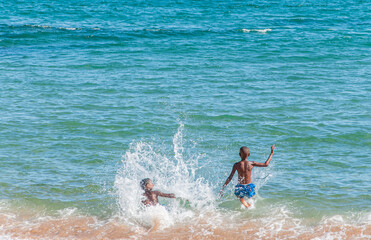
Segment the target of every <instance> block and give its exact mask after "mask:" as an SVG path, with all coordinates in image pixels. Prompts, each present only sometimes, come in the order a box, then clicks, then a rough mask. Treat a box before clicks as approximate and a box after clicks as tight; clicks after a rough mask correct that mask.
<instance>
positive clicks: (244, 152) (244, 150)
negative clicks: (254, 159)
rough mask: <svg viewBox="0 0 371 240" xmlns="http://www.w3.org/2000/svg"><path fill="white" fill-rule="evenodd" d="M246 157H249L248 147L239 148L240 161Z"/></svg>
mask: <svg viewBox="0 0 371 240" xmlns="http://www.w3.org/2000/svg"><path fill="white" fill-rule="evenodd" d="M248 156H250V149H249V148H248V147H245V146H243V147H241V148H240V157H241V158H242V159H245V158H247V157H248Z"/></svg>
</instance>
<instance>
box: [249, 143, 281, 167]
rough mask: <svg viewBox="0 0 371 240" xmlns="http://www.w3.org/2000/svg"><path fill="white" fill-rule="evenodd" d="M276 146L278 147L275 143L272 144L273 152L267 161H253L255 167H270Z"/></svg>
mask: <svg viewBox="0 0 371 240" xmlns="http://www.w3.org/2000/svg"><path fill="white" fill-rule="evenodd" d="M275 148H276V147H275V146H274V145H272V147H271V154H270V155H269V157H268V159H267V161H265V163H258V162H253V163H252V165H253V166H254V167H268V165H269V163H270V162H271V160H272V156H273V153H274V149H275Z"/></svg>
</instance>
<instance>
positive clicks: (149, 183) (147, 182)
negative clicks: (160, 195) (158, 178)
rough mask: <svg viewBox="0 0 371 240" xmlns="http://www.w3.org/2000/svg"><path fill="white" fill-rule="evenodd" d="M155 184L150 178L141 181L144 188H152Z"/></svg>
mask: <svg viewBox="0 0 371 240" xmlns="http://www.w3.org/2000/svg"><path fill="white" fill-rule="evenodd" d="M154 186H155V185H153V182H152V180H151V179H150V178H145V179H142V181H140V187H141V188H142V189H143V190H151V189H152V188H153V187H154Z"/></svg>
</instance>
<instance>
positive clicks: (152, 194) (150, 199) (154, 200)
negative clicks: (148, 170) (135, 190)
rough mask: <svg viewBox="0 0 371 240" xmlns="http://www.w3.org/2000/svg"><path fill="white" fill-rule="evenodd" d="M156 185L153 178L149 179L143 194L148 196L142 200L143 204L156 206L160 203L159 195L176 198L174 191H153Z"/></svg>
mask: <svg viewBox="0 0 371 240" xmlns="http://www.w3.org/2000/svg"><path fill="white" fill-rule="evenodd" d="M154 186H155V185H154V184H153V182H152V180H149V181H148V183H147V185H146V186H145V189H144V193H143V196H145V197H146V199H145V200H143V201H142V203H143V204H145V205H146V206H155V205H157V204H158V196H160V197H166V198H175V195H174V194H172V193H169V194H167V193H163V192H160V191H153V190H152V189H153V187H154Z"/></svg>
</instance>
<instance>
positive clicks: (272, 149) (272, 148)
mask: <svg viewBox="0 0 371 240" xmlns="http://www.w3.org/2000/svg"><path fill="white" fill-rule="evenodd" d="M275 148H276V147H275V146H274V144H273V145H272V147H271V152H272V153H274V149H275Z"/></svg>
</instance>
